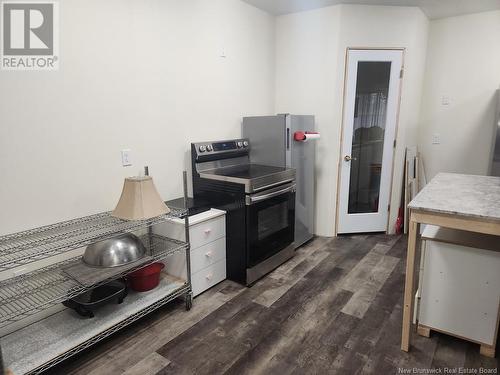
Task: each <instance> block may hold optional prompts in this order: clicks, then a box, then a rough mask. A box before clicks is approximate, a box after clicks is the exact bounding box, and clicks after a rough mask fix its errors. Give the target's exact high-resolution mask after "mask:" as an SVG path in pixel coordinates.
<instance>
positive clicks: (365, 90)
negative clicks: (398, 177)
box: [348, 61, 391, 214]
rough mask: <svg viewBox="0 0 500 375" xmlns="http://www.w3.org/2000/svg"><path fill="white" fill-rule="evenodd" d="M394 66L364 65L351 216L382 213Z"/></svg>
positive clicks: (358, 103)
mask: <svg viewBox="0 0 500 375" xmlns="http://www.w3.org/2000/svg"><path fill="white" fill-rule="evenodd" d="M390 73H391V62H388V61H384V62H380V61H361V62H359V63H358V72H357V79H356V103H355V107H354V124H353V136H352V151H351V158H352V159H351V176H350V183H349V206H348V213H350V214H354V213H368V212H378V210H379V194H380V174H381V171H382V156H383V151H384V133H385V123H386V112H387V96H388V93H389V80H390Z"/></svg>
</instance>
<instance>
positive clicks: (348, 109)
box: [334, 47, 405, 235]
mask: <svg viewBox="0 0 500 375" xmlns="http://www.w3.org/2000/svg"><path fill="white" fill-rule="evenodd" d="M357 51H359V52H375V53H374V54H373V56H376V55H377V52H380V53H381V54H382V55H383V54H384V53H389V54H390V52H391V51H392V52H399V53H400V63H401V73H398V76H399V77H398V78H399V79H398V80H397V86H398V87H397V92H396V96H395V99H394V100H395V103H393V105H394V106H395V111H394V113H395V118H394V119H393V120H392V121H394V129H393V134H392V135H389V136H390V138H391V142H390V143H393V145H394V146H392V145H391V147H390V149H389V150H386V147H385V145H384V161H385V160H386V157H387V155H388V154H389V155H390V159H391V161H389V162H387V163H383V166H384V165H385V168H386V170H385V171H384V172H385V173H384V172H382V176H381V179H382V178H389V180H390V182H389V184H390V185H389V193H388V196H387V197H386V198H384V202H382V203H381V202H380V201H379V212H382V211H381V210H382V205H384V206H385V205H386V203H385V202H387V207H388V211H387V220H386V225H385V227H384V228H378V229H377V228H375V229H370V228H367V230H365V231H366V232H369V231H385V232H386V233H388V232H389V230H388V229H389V220H390V211H389V207H390V202H391V197H392V185H393V177H394V163H395V160H394V159H395V158H394V155H395V150H396V147H395V146H396V138H397V134H398V125H399V112H400V104H401V89H402V76H403V74H402V73H403V71H404V57H405V48H391V47H389V48H383V47H379V48H373V47H359V48H353V47H350V48H347V49H346V54H345V69H344V91H343V101H342V127H341V133H340V140H339V142H340V144H339V159H338V164H337V171H338V176H337V177H338V178H337V191H336V194H337V196H336V214H335V228H334V229H335V235H337V234H338V233H339V232H342V233H344V231H342V230H341V229H342V228H340V216H341V214H342V213H343V214H347V211H345V212H341V210H347V203H346V202H344V203H345V204H341V203H340V191H341V186H342V171H343V169H342V168H343V167H344V165H343V163H344V162H345V161H344V156H345V155H344V153H345V150H344V137H345V135H346V124H347V120H349V121H350V119H351V117H352V115H353V111H354V107H353V105H351V106H348V105H347V104H346V101H347V97H348V95H349V93H350V92H351V91H350V90H349V89H351V90H352V87H348V83H349V82H348V78H349V74H353V72H352V71H351V72H350V71H349V55H350V52H357ZM358 61H359V60H358ZM361 61H362V60H361ZM367 61H376V60H374V59H373V58H370V59H368V60H367ZM382 61H383V60H382ZM355 72H356V70H354V73H355ZM393 73H395V72H394V71H393V70H391V79H392V78H393ZM400 74H401V75H400ZM351 85H353V86H354V90H355V89H356V87H355V86H356V85H355V80H354V83H353V82H351ZM387 121H389V120H387ZM349 125H351V124H350V123H349ZM347 133H349V134H350V136H351V137H352V129H350V131H347ZM384 139H387V138H384ZM387 143H389V142H387ZM386 151H388V152H386ZM389 164H390V165H389ZM383 168H384V167H383ZM387 169H389V170H387ZM347 187H348V183H347ZM394 209H397V208H394V207H393V208H392V210H394ZM359 232H361V231H359ZM346 233H347V232H346ZM350 233H355V232H354V231H353V232H350Z"/></svg>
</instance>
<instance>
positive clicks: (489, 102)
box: [419, 11, 500, 179]
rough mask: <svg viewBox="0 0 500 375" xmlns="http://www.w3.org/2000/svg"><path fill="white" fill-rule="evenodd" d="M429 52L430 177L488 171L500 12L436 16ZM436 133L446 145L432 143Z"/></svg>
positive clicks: (425, 140)
mask: <svg viewBox="0 0 500 375" xmlns="http://www.w3.org/2000/svg"><path fill="white" fill-rule="evenodd" d="M427 56H428V57H427V66H426V74H425V86H424V93H423V102H422V114H421V127H420V129H419V135H420V136H419V146H420V150H421V151H422V153H423V159H424V164H425V169H426V175H427V178H428V179H430V178H432V177H433V176H434V175H435V174H436V173H438V172H459V173H469V174H480V175H484V174H487V173H488V167H489V163H490V152H491V144H492V135H493V122H494V111H495V101H494V95H495V91H496V90H497V89H498V88H499V86H500V11H493V12H485V13H476V14H471V15H466V16H459V17H451V18H445V19H441V20H435V21H432V22H431V26H430V32H429V48H428V55H427ZM443 96H445V97H449V100H450V104H449V105H442V97H443ZM433 134H439V135H440V138H441V144H432V136H433Z"/></svg>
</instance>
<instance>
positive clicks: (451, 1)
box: [243, 0, 500, 19]
mask: <svg viewBox="0 0 500 375" xmlns="http://www.w3.org/2000/svg"><path fill="white" fill-rule="evenodd" d="M243 1H245V2H247V3H249V4H252V5H254V6H256V7H257V8H260V9H263V10H265V11H267V12H269V13H271V14H274V15H281V14H287V13H295V12H300V11H303V10H310V9H316V8H323V7H327V6H330V5H336V4H369V5H394V6H415V7H420V9H422V11H423V12H424V13H425V14H426V15H427V17H429V18H430V19H436V18H444V17H451V16H458V15H461V14H469V13H478V12H486V11H489V10H496V9H500V0H243Z"/></svg>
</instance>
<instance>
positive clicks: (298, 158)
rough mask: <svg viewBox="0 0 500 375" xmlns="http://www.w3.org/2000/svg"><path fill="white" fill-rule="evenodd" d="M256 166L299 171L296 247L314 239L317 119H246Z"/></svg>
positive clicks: (289, 117)
mask: <svg viewBox="0 0 500 375" xmlns="http://www.w3.org/2000/svg"><path fill="white" fill-rule="evenodd" d="M242 127H243V138H249V140H250V145H251V146H250V147H251V149H250V160H251V162H252V163H258V164H267V165H274V166H278V167H289V168H295V169H296V181H297V193H296V203H295V241H294V242H295V248H297V247H299V246H300V245H302V244H304V243H305V242H307V241H308V240H310V239H311V238H312V237H313V230H314V228H313V226H314V190H315V174H314V164H315V161H314V160H315V153H316V152H315V151H316V145H315V144H316V140H315V139H313V138H318V137H319V135H317V134H316V133H315V130H314V129H315V126H314V116H305V115H290V114H282V115H276V116H258V117H244V118H243V125H242Z"/></svg>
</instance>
